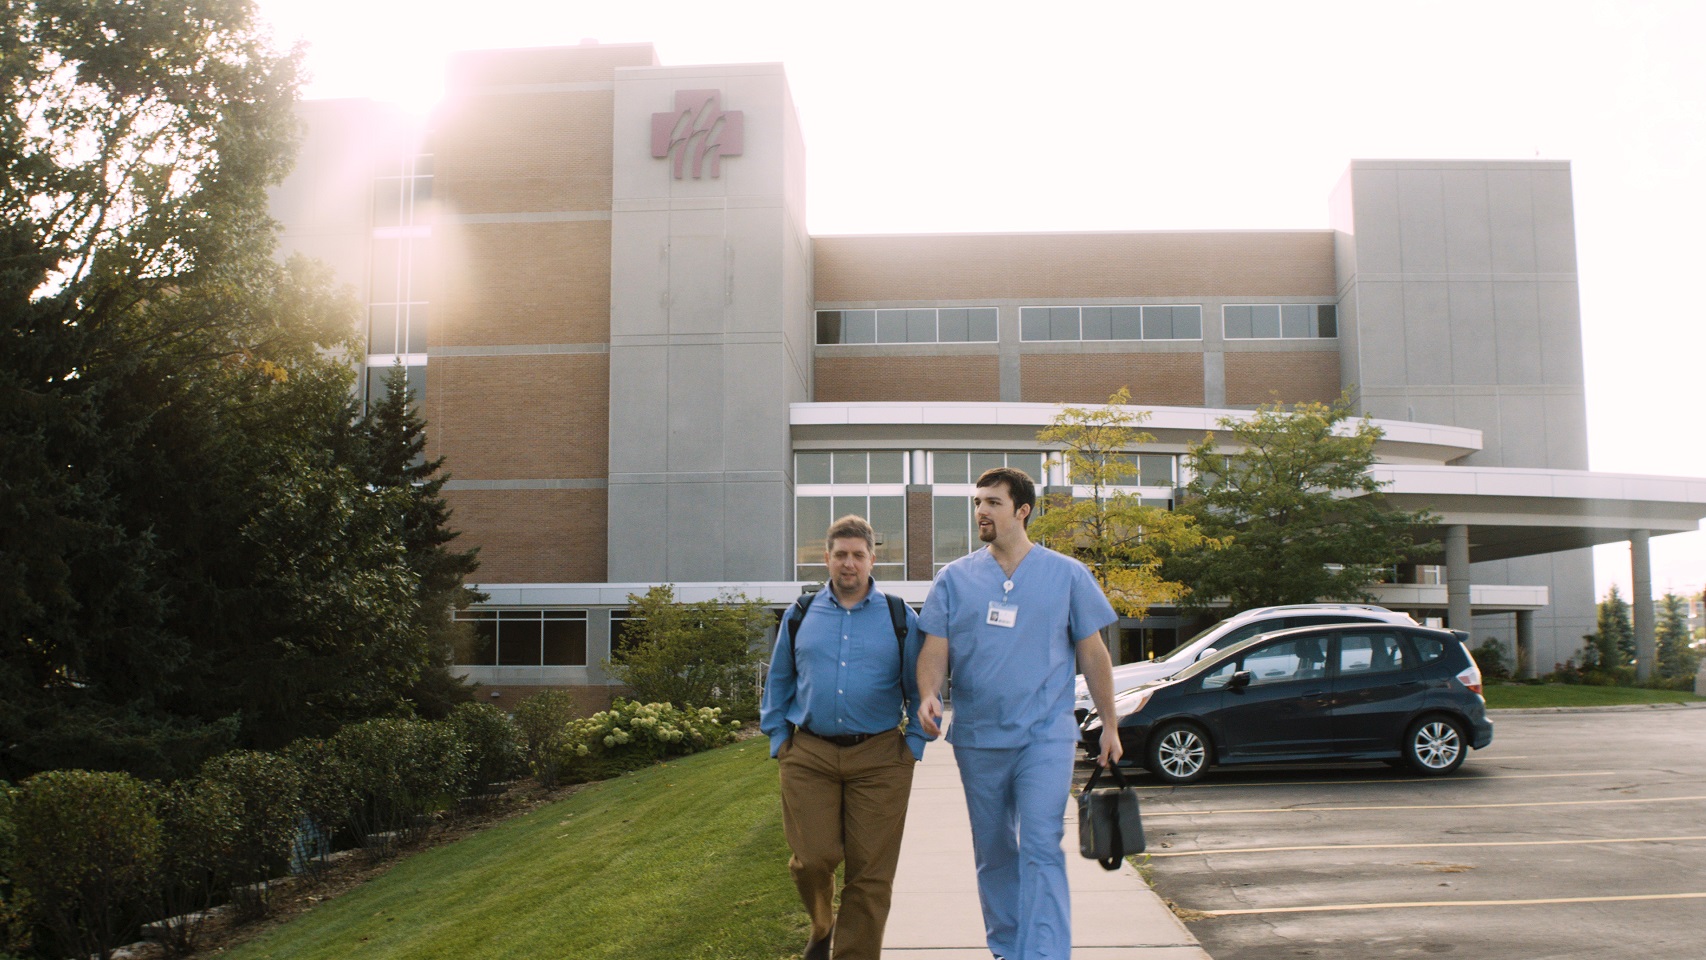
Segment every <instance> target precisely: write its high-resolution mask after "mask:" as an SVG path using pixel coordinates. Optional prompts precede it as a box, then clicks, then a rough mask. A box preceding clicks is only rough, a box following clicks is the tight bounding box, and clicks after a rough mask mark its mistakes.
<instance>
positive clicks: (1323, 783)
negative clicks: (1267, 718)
mask: <svg viewBox="0 0 1706 960" xmlns="http://www.w3.org/2000/svg"><path fill="white" fill-rule="evenodd" d="M1620 772H1626V771H1618V770H1578V771H1575V772H1573V773H1500V774H1494V775H1493V776H1490V777H1474V778H1472V779H1466V778H1458V779H1452V778H1448V777H1405V778H1404V779H1402V780H1262V781H1258V782H1256V783H1187V784H1182V785H1180V786H1176V787H1170V788H1164V787H1157V788H1155V789H1170V790H1212V789H1214V788H1216V787H1336V786H1346V785H1349V786H1358V785H1360V784H1364V783H1367V784H1374V785H1381V786H1384V785H1386V784H1389V783H1438V784H1453V783H1456V784H1463V783H1485V782H1487V781H1488V780H1560V779H1563V778H1566V777H1614V776H1617V774H1618V773H1620ZM1144 796H1149V794H1144ZM1156 796H1165V794H1156Z"/></svg>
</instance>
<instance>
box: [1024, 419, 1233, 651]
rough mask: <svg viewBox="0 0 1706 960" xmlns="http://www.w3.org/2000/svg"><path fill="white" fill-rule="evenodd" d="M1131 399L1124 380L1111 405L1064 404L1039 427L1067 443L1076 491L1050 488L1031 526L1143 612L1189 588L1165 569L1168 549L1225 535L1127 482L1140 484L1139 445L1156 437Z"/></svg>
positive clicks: (1122, 605)
mask: <svg viewBox="0 0 1706 960" xmlns="http://www.w3.org/2000/svg"><path fill="white" fill-rule="evenodd" d="M1130 403H1131V392H1130V391H1129V390H1127V389H1126V388H1124V387H1121V388H1120V390H1119V392H1117V393H1115V394H1114V395H1113V396H1111V397H1109V398H1108V402H1107V404H1106V405H1105V406H1101V407H1091V408H1081V407H1064V408H1062V409H1061V411H1060V413H1059V414H1057V415H1056V416H1055V418H1054V421H1053V423H1051V424H1050V425H1049V426H1048V427H1047V428H1045V429H1044V430H1043V431H1041V432H1040V433H1038V434H1037V439H1038V440H1039V441H1041V442H1043V443H1046V444H1050V445H1054V446H1058V447H1059V448H1060V449H1061V451H1062V453H1063V455H1064V456H1065V459H1066V469H1067V474H1068V480H1069V482H1070V483H1071V485H1072V486H1073V487H1074V488H1075V491H1074V492H1061V493H1052V494H1049V495H1048V496H1047V497H1046V502H1045V503H1044V505H1043V506H1044V509H1043V511H1042V512H1041V514H1040V515H1039V516H1038V517H1037V518H1036V519H1034V520H1032V521H1031V525H1030V533H1031V536H1032V537H1034V538H1036V539H1037V540H1039V541H1041V542H1042V543H1044V544H1046V545H1047V546H1049V547H1051V548H1053V549H1055V550H1058V551H1060V552H1061V553H1065V554H1067V555H1068V556H1073V557H1076V558H1078V559H1079V560H1081V561H1083V563H1084V564H1085V566H1088V567H1089V568H1090V572H1091V573H1092V574H1094V575H1095V577H1096V581H1097V582H1098V583H1100V584H1101V585H1102V591H1103V592H1104V593H1106V594H1107V595H1108V600H1109V602H1110V603H1112V604H1113V606H1114V609H1116V610H1118V611H1119V612H1120V613H1121V614H1123V615H1124V616H1128V617H1142V616H1144V615H1146V614H1147V613H1148V610H1149V607H1150V606H1151V605H1153V604H1158V603H1176V602H1178V601H1179V600H1180V599H1182V598H1183V597H1184V596H1185V595H1186V594H1187V593H1189V592H1190V589H1189V588H1188V587H1187V586H1186V585H1185V584H1183V583H1180V582H1178V581H1176V580H1168V579H1165V578H1164V577H1162V576H1161V573H1160V567H1161V558H1162V556H1164V555H1165V554H1167V553H1176V552H1182V551H1187V550H1204V551H1208V550H1213V549H1216V548H1218V547H1219V546H1220V541H1216V540H1211V539H1209V538H1207V537H1205V536H1203V533H1202V530H1201V529H1200V528H1199V527H1198V526H1197V524H1196V522H1195V519H1194V518H1192V517H1190V516H1187V515H1184V514H1177V513H1173V512H1172V511H1170V510H1168V509H1166V508H1165V507H1160V506H1154V505H1146V504H1144V503H1143V502H1142V498H1141V497H1139V496H1138V495H1137V494H1135V493H1133V492H1131V491H1130V490H1129V489H1124V488H1130V487H1132V486H1136V485H1137V479H1138V477H1137V474H1138V464H1137V461H1136V459H1135V457H1136V455H1135V453H1134V452H1133V451H1135V450H1137V449H1138V448H1139V447H1141V446H1143V445H1144V444H1149V443H1153V442H1155V438H1154V437H1153V436H1151V435H1149V434H1147V433H1144V432H1143V431H1142V430H1140V429H1139V424H1141V423H1143V422H1144V420H1145V419H1147V418H1148V414H1147V413H1145V412H1143V411H1140V410H1135V409H1132V408H1131V406H1130ZM1079 491H1082V495H1080V493H1079Z"/></svg>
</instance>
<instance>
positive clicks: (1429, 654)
mask: <svg viewBox="0 0 1706 960" xmlns="http://www.w3.org/2000/svg"><path fill="white" fill-rule="evenodd" d="M1410 639H1411V640H1412V641H1413V642H1414V643H1415V644H1416V653H1417V654H1418V655H1419V656H1420V657H1421V658H1422V662H1423V663H1433V662H1434V661H1435V660H1438V659H1439V658H1440V657H1443V656H1445V641H1444V640H1441V639H1440V638H1438V637H1424V636H1412V637H1411V638H1410Z"/></svg>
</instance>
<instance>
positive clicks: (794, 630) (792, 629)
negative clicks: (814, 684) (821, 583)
mask: <svg viewBox="0 0 1706 960" xmlns="http://www.w3.org/2000/svg"><path fill="white" fill-rule="evenodd" d="M825 589H828V588H825ZM816 599H817V594H815V593H805V594H801V595H800V598H799V599H797V600H795V601H794V604H793V606H791V607H789V608H788V659H789V661H790V662H791V663H792V664H793V666H794V676H796V677H797V676H799V675H800V658H799V654H798V653H797V652H796V650H795V648H796V647H798V645H799V639H800V624H802V623H804V622H805V620H806V613H807V612H808V611H810V610H811V607H812V601H814V600H816ZM883 599H885V600H887V601H888V602H889V621H890V622H891V623H892V624H893V625H894V641H895V643H897V644H899V645H900V662H901V663H902V664H905V663H906V635H907V634H908V633H910V632H911V631H910V630H909V629H908V628H907V625H906V612H907V611H906V601H905V600H902V599H901V598H899V597H897V596H895V595H894V594H892V593H885V594H883ZM902 669H905V667H904V666H903V667H902Z"/></svg>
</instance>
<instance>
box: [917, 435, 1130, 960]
mask: <svg viewBox="0 0 1706 960" xmlns="http://www.w3.org/2000/svg"><path fill="white" fill-rule="evenodd" d="M972 505H973V510H974V513H975V514H976V517H977V531H978V538H979V539H980V540H982V541H983V542H984V543H986V544H988V546H987V547H986V548H985V549H982V550H979V551H977V552H976V553H973V554H971V555H970V556H967V557H962V558H960V559H959V560H956V561H954V562H953V563H950V564H948V565H947V566H946V567H944V568H943V569H942V572H941V573H939V574H937V575H936V582H935V584H934V585H933V586H932V587H931V588H930V597H929V599H927V600H925V602H924V610H923V612H922V613H921V614H920V615H919V628H920V629H921V630H923V631H924V634H925V638H924V649H923V652H922V653H921V654H920V655H919V658H918V687H919V691H920V693H921V694H922V695H923V702H922V704H921V706H920V707H919V719H920V721H921V723H922V725H923V727H924V732H926V733H928V734H931V735H932V736H934V735H935V734H937V733H939V732H940V724H941V721H942V712H943V711H942V700H941V696H940V693H941V688H942V681H943V680H944V679H945V677H946V676H947V674H948V672H949V670H950V668H951V669H952V673H953V678H954V721H953V724H952V727H951V728H950V730H949V732H948V742H949V743H952V744H953V745H954V757H955V759H956V760H957V761H958V762H959V768H960V783H961V786H963V787H964V788H965V794H966V807H967V809H968V811H969V812H970V814H971V830H972V849H973V852H974V855H975V859H976V861H977V890H978V900H979V902H980V903H981V904H982V906H983V924H984V931H985V936H986V938H987V942H988V944H989V949H990V952H991V953H993V954H994V955H995V956H996V957H998V958H1002V960H1064V958H1066V957H1069V956H1071V954H1072V910H1071V905H1070V894H1069V892H1068V890H1067V886H1066V855H1065V853H1064V852H1063V851H1062V849H1061V839H1062V836H1063V835H1064V833H1065V824H1064V822H1063V818H1064V816H1065V813H1066V802H1067V798H1068V796H1069V795H1070V794H1071V791H1072V761H1073V757H1074V753H1075V750H1076V747H1077V744H1078V726H1077V724H1076V723H1074V722H1073V716H1072V705H1073V691H1072V684H1073V675H1074V673H1075V672H1082V673H1083V674H1084V678H1085V680H1086V682H1087V683H1088V685H1089V688H1090V696H1091V698H1092V699H1093V700H1094V701H1095V703H1096V710H1097V712H1098V713H1100V714H1101V715H1102V716H1104V717H1112V716H1114V679H1113V672H1112V661H1111V660H1110V659H1109V657H1108V648H1107V647H1106V646H1105V645H1104V644H1103V643H1102V631H1103V630H1104V629H1106V628H1107V627H1109V626H1110V625H1112V624H1114V623H1116V622H1117V621H1118V619H1119V617H1118V615H1117V614H1115V613H1114V609H1113V607H1112V606H1111V605H1109V603H1108V600H1107V597H1106V596H1104V595H1103V594H1102V590H1101V587H1100V586H1099V585H1098V584H1097V583H1096V580H1095V578H1094V577H1092V576H1091V575H1090V571H1089V570H1088V569H1086V568H1085V566H1084V565H1083V564H1082V563H1079V562H1078V561H1077V560H1074V559H1072V558H1070V557H1066V556H1063V555H1062V554H1059V553H1056V552H1054V551H1053V550H1050V549H1048V548H1047V547H1044V546H1041V545H1039V544H1034V543H1032V542H1031V539H1030V536H1029V535H1028V534H1027V533H1026V532H1025V525H1026V524H1027V523H1028V522H1029V520H1030V517H1031V512H1032V511H1033V510H1034V509H1035V508H1036V487H1035V485H1034V484H1033V483H1032V482H1031V478H1030V477H1029V476H1027V475H1026V474H1025V472H1024V471H1022V470H1015V469H1012V468H1009V467H998V468H996V469H994V470H989V471H986V472H985V473H984V474H983V475H982V476H981V477H979V478H978V481H977V494H976V496H975V497H974V498H973V500H972ZM1075 664H1076V667H1077V670H1076V671H1075V670H1074V665H1075ZM1101 746H1102V750H1101V756H1100V757H1099V758H1098V762H1099V763H1101V764H1102V765H1104V766H1106V765H1107V764H1110V763H1114V762H1116V761H1118V760H1119V758H1120V753H1121V750H1120V740H1119V725H1118V724H1117V723H1107V724H1104V725H1103V727H1102V744H1101Z"/></svg>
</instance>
